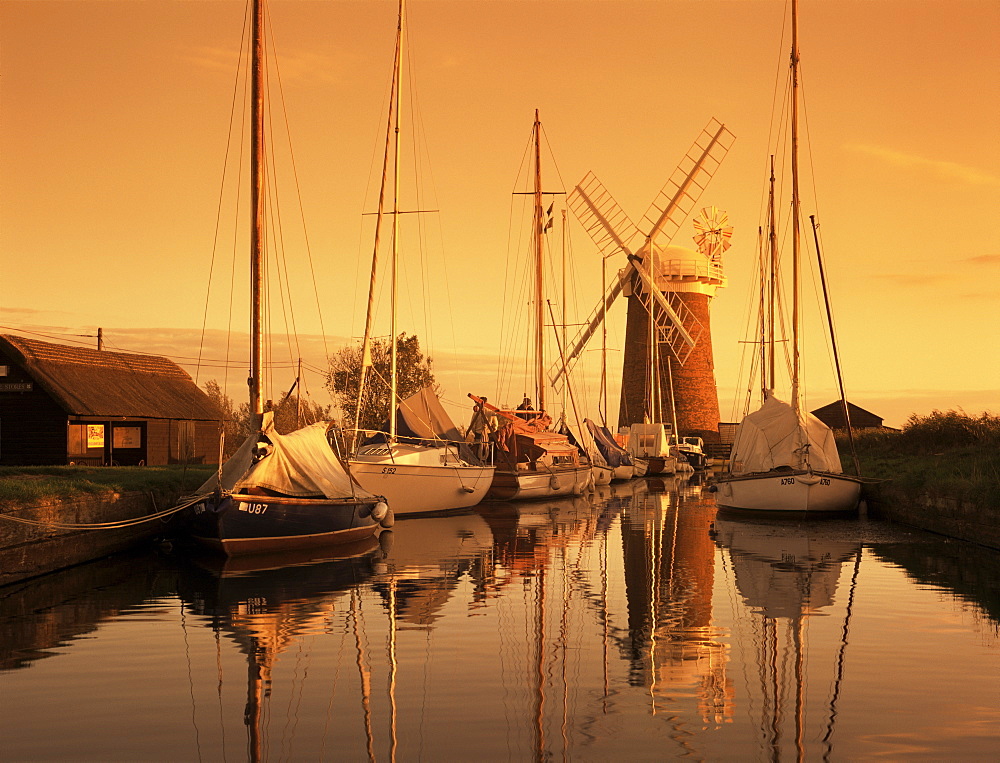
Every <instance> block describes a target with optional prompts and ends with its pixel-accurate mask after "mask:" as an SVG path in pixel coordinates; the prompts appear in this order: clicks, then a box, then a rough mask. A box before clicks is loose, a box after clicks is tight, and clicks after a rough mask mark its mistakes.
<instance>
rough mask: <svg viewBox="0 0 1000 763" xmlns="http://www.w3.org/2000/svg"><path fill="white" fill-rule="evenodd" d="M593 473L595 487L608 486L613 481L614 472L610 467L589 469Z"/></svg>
mask: <svg viewBox="0 0 1000 763" xmlns="http://www.w3.org/2000/svg"><path fill="white" fill-rule="evenodd" d="M590 468H591V469H593V471H594V484H595V485H610V484H611V480H613V479H614V474H615V470H614V469H612V468H611V467H610V466H592V467H590Z"/></svg>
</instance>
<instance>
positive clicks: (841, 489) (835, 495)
mask: <svg viewBox="0 0 1000 763" xmlns="http://www.w3.org/2000/svg"><path fill="white" fill-rule="evenodd" d="M714 487H715V489H716V490H715V496H716V497H715V501H716V503H717V504H718V505H719V507H720V508H725V509H743V510H749V511H761V512H809V513H850V512H855V511H857V509H858V502H859V501H860V499H861V482H860V481H859V480H857V479H855V478H852V477H849V476H847V475H844V474H831V473H829V472H805V471H799V472H776V473H767V474H751V475H747V476H740V477H731V478H720V479H719V480H717V481H716V484H715V486H714Z"/></svg>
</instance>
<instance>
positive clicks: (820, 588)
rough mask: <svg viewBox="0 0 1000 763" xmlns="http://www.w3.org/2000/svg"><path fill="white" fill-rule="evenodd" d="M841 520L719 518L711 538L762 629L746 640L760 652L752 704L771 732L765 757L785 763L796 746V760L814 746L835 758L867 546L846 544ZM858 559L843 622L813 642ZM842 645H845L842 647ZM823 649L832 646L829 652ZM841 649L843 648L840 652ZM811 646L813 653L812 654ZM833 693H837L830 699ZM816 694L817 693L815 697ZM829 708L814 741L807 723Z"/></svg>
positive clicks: (751, 686) (764, 741) (765, 743)
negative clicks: (812, 672) (826, 678)
mask: <svg viewBox="0 0 1000 763" xmlns="http://www.w3.org/2000/svg"><path fill="white" fill-rule="evenodd" d="M846 527H847V525H845V524H843V522H842V521H841V520H829V521H826V522H824V521H822V520H810V521H807V522H796V521H789V520H788V519H773V520H767V519H756V518H755V519H744V518H735V517H733V518H730V517H728V516H724V515H722V514H720V516H719V517H718V518H717V520H716V522H715V525H714V528H713V531H712V534H713V537H714V538H715V541H716V543H718V545H719V547H720V548H721V549H723V551H724V553H725V554H726V555H727V556H728V561H729V565H728V566H729V568H730V570H731V572H732V579H733V584H734V585H735V588H736V590H737V591H738V592H739V594H740V595H741V597H742V599H743V602H744V604H745V606H746V607H747V609H748V610H749V612H750V615H751V618H752V621H755V622H756V623H757V626H756V627H752V628H751V633H750V634H749V635H746V634H740V635H741V637H742V638H743V639H746V640H747V641H749V642H750V643H751V644H752V648H753V649H754V650H755V651H756V660H755V662H756V664H757V665H758V666H759V668H760V671H759V675H758V676H757V681H756V682H749V684H748V686H747V694H748V696H747V703H748V706H750V707H758V708H760V715H761V717H760V719H759V723H760V727H761V729H762V730H763V732H764V737H763V739H762V740H761V744H762V747H763V748H764V749H763V750H762V752H764V753H766V754H767V755H768V756H769V757H770V758H771V759H773V760H778V759H780V758H781V757H782V753H783V752H785V748H786V747H787V746H789V745H790V746H791V747H792V749H793V751H794V754H795V758H796V760H803V759H805V757H806V752H807V750H806V748H807V745H810V744H819V745H821V746H822V751H823V759H824V760H828V759H829V757H830V755H831V754H832V752H833V733H834V723H835V720H836V715H837V709H836V705H837V700H838V699H839V696H840V690H841V686H842V681H843V668H844V664H845V663H844V655H845V651H846V648H847V644H848V635H849V629H850V615H851V610H852V604H853V596H854V590H855V585H856V582H857V574H858V570H859V568H860V563H861V543H860V541H857V540H853V539H851V538H849V537H845V534H846V529H845V528H846ZM851 560H853V561H854V565H853V577H852V581H851V585H850V589H849V593H848V595H847V596H846V597H842V598H846V600H847V601H846V603H845V604H844V610H843V611H844V616H843V621H842V623H838V624H835V625H837V626H839V627H830V625H831V624H830V623H829V622H827V623H824V625H826V626H827V627H826V628H825V629H824V632H822V633H817V634H816V638H815V639H814V640H809V639H808V635H809V629H810V622H811V620H812V618H814V617H816V616H818V615H819V616H821V615H827V614H831V613H830V612H828V611H826V610H830V609H832V608H833V607H834V605H835V603H836V598H837V589H838V586H839V585H840V577H841V574H842V570H843V567H844V565H845V564H846V563H847V562H849V561H851ZM837 642H839V644H838V643H837ZM821 644H829V647H828V652H829V653H824V652H823V650H822V647H821V646H819V645H821ZM835 644H836V646H834V645H835ZM810 646H812V647H813V648H812V649H810ZM807 664H812V665H816V666H817V668H816V669H817V670H824V669H825V670H826V671H827V673H826V674H827V675H830V673H831V672H832V676H831V678H832V680H831V681H830V682H820V681H813V682H810V681H809V680H808V676H807V674H806V666H807ZM827 687H832V688H831V689H829V692H828V693H827V694H826V695H825V696H823V695H821V692H827ZM810 690H812V691H810ZM810 699H812V704H813V705H814V707H815V706H818V705H820V704H822V706H823V713H822V717H823V718H824V727H823V730H822V733H820V730H818V729H814V730H813V731H812V734H811V735H810V733H809V730H808V729H807V728H806V719H807V717H813V718H815V717H818V716H817V714H816V712H815V709H814V711H813V712H812V713H811V714H808V716H807V708H808V706H809V705H810Z"/></svg>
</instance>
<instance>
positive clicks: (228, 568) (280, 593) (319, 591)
mask: <svg viewBox="0 0 1000 763" xmlns="http://www.w3.org/2000/svg"><path fill="white" fill-rule="evenodd" d="M380 556H381V549H380V544H379V541H378V540H377V539H376V538H369V539H367V540H365V541H361V542H359V543H357V544H350V545H345V546H340V547H337V549H336V551H335V556H318V555H317V554H316V552H315V550H312V551H310V552H304V553H303V552H292V553H281V554H270V555H260V556H245V557H233V558H227V557H221V556H209V555H204V556H199V557H196V558H195V560H194V561H195V565H194V566H192V568H191V569H190V570H189V572H188V574H186V575H183V576H182V577H181V578H180V580H179V585H178V594H179V596H180V598H181V600H182V601H183V602H184V603H185V604H186V606H187V607H188V608H189V609H190V611H191V612H192V613H193V614H195V615H199V616H202V617H205V618H206V619H207V620H208V621H209V623H210V625H211V628H212V630H213V631H214V632H215V633H217V634H223V635H225V636H226V637H227V638H229V639H230V640H231V641H233V642H234V643H235V644H236V645H237V648H238V649H239V651H240V652H241V653H242V654H244V655H245V656H246V660H247V679H246V706H245V708H244V711H243V724H244V726H245V727H246V731H247V759H248V760H251V761H259V760H261V757H262V752H263V751H264V750H265V749H266V748H265V747H264V745H265V744H266V738H267V732H268V730H269V725H268V723H267V718H268V717H269V715H270V713H269V712H268V711H269V703H270V699H271V694H272V671H273V670H274V667H275V663H276V662H277V661H278V659H279V657H280V656H281V655H282V654H283V653H284V652H286V651H288V650H290V649H291V648H292V646H293V645H294V644H295V642H296V641H297V640H299V639H301V638H302V636H304V635H305V634H309V633H325V632H327V631H328V630H330V627H331V623H332V617H331V615H332V614H333V613H334V611H335V610H336V609H337V608H338V606H340V604H339V600H340V599H343V598H344V597H346V596H347V595H348V593H349V591H351V590H352V589H354V588H355V587H356V586H357V585H358V584H359V583H361V582H363V581H365V580H367V579H368V578H370V577H371V575H372V574H373V573H374V571H375V570H374V564H375V562H376V558H377V557H380ZM352 604H353V601H352ZM354 622H355V625H356V624H357V620H355V621H354ZM356 635H358V634H357V631H356ZM358 637H359V638H360V636H358ZM359 670H360V672H361V674H362V682H363V683H364V678H365V676H364V674H365V667H364V665H363V663H361V662H359ZM219 680H220V684H221V681H222V673H221V671H220V675H219ZM362 702H363V703H365V702H367V697H365V696H364V693H363V698H362ZM367 725H368V731H369V739H370V738H371V728H370V723H368V724H367Z"/></svg>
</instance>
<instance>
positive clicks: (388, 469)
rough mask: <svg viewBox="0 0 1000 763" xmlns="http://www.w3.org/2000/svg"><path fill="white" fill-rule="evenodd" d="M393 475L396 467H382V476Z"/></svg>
mask: <svg viewBox="0 0 1000 763" xmlns="http://www.w3.org/2000/svg"><path fill="white" fill-rule="evenodd" d="M395 473H396V467H395V466H383V467H382V474H395Z"/></svg>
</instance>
